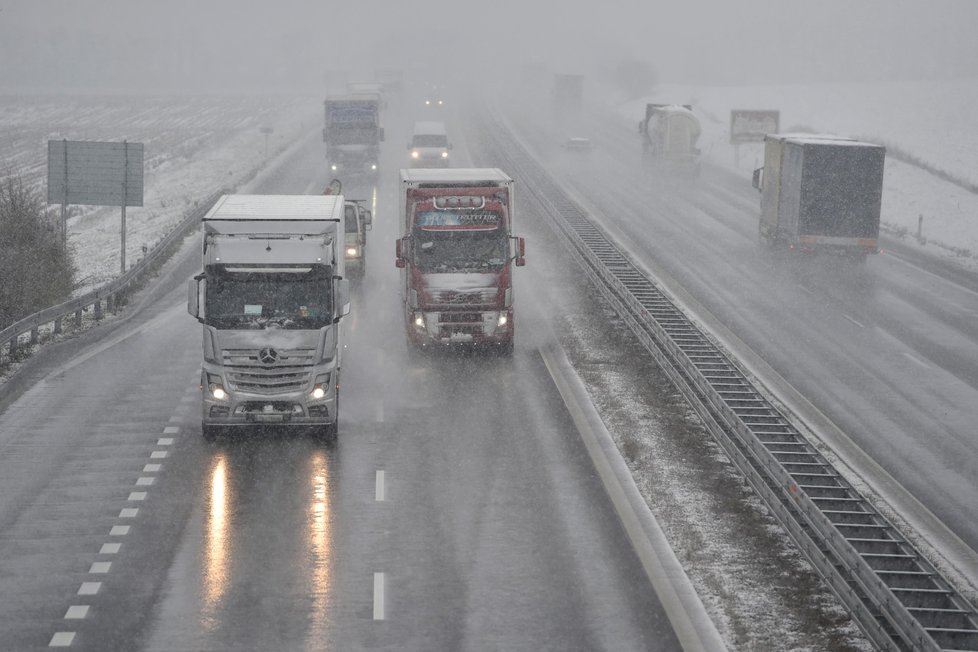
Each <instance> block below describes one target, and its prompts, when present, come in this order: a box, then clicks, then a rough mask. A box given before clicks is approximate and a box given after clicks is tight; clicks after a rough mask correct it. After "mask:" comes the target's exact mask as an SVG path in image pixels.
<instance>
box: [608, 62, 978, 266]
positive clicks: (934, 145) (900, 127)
mask: <svg viewBox="0 0 978 652" xmlns="http://www.w3.org/2000/svg"><path fill="white" fill-rule="evenodd" d="M646 102H661V103H671V104H692V105H693V110H694V111H695V112H696V113H697V115H698V116H699V118H700V120H701V122H702V126H703V136H702V137H701V139H700V147H701V149H702V150H703V153H704V156H705V158H706V159H707V160H709V161H710V162H711V163H714V164H717V165H722V166H728V167H731V168H735V169H738V170H739V171H742V172H743V173H744V175H745V178H746V182H747V183H748V184H749V183H750V173H751V171H752V170H753V169H754V168H756V167H760V166H761V165H763V149H762V146H761V145H760V144H745V145H741V146H740V148H741V149H740V153H739V163H738V162H737V156H736V152H735V148H734V146H733V145H731V144H730V111H731V110H732V109H740V110H743V109H752V110H778V111H780V118H781V129H780V130H781V131H782V132H791V131H810V132H819V133H834V134H839V135H843V136H850V137H855V138H860V139H864V140H869V141H872V142H878V143H881V144H884V145H886V146H888V147H889V148H890V150H891V152H890V155H888V156H887V160H886V172H885V179H884V190H883V210H882V218H881V219H882V222H883V227H884V229H885V230H886V231H887V232H889V233H891V234H894V235H900V236H904V237H906V238H912V239H913V240H914V241H916V235H917V229H918V223H919V220H920V218H921V216H922V217H923V220H922V229H921V236H922V238H921V241H922V242H924V241H926V244H921V246H922V247H925V248H926V249H927V250H928V251H929V252H931V253H934V254H935V255H941V256H947V257H950V258H953V259H955V260H956V261H957V262H960V263H961V264H963V265H966V266H969V267H971V268H973V269H978V195H976V194H975V193H974V192H972V191H969V190H966V189H965V188H963V187H961V185H956V184H954V183H951V182H948V181H946V180H943V179H941V178H940V177H938V176H936V175H935V174H933V171H940V172H943V173H946V174H947V175H948V176H949V177H950V178H953V179H955V180H959V181H960V182H962V184H963V185H964V186H968V185H970V186H971V187H975V186H978V114H976V113H975V111H974V107H975V106H976V104H978V79H965V80H944V81H912V82H910V81H908V82H888V83H845V84H842V83H839V84H815V85H805V86H735V87H734V86H732V87H695V86H680V85H663V86H660V87H659V88H657V89H656V91H655V92H654V93H653V94H652V95H651V96H649V97H647V98H642V99H641V100H633V101H628V102H618V103H614V108H615V110H616V112H617V113H618V114H619V115H621V116H622V119H623V120H627V121H628V123H629V124H632V125H634V124H637V123H638V121H639V119H640V118H641V117H642V116H644V115H645V103H646ZM898 152H899V153H902V154H903V155H904V156H908V157H910V158H912V159H915V160H916V161H919V163H920V164H921V165H922V166H924V167H921V166H918V165H911V164H908V163H905V162H901V161H899V160H897V158H896V156H897V154H898ZM928 169H930V170H931V171H928Z"/></svg>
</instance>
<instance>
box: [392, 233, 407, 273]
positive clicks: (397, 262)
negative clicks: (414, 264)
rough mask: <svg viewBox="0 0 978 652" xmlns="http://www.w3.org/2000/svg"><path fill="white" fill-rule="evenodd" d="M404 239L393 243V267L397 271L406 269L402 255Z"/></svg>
mask: <svg viewBox="0 0 978 652" xmlns="http://www.w3.org/2000/svg"><path fill="white" fill-rule="evenodd" d="M403 242H404V238H398V239H397V240H395V241H394V266H395V267H397V268H399V269H404V268H405V267H407V261H406V260H404V255H403V253H402V243H403Z"/></svg>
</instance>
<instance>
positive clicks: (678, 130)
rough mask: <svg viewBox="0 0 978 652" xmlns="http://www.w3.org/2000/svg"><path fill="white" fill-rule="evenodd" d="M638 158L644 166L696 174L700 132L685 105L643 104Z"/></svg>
mask: <svg viewBox="0 0 978 652" xmlns="http://www.w3.org/2000/svg"><path fill="white" fill-rule="evenodd" d="M638 131H639V133H640V134H641V135H642V158H643V160H644V161H645V162H646V163H647V164H661V165H665V166H668V167H669V168H672V169H675V170H680V171H685V172H691V173H693V174H698V173H699V170H700V149H699V147H698V146H697V142H698V141H699V137H700V134H701V133H702V128H701V127H700V121H699V119H698V118H697V117H696V114H695V113H693V107H692V105H689V104H682V105H679V104H646V105H645V119H644V120H642V121H640V122H639V123H638Z"/></svg>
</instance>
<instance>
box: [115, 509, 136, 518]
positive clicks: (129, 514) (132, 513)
mask: <svg viewBox="0 0 978 652" xmlns="http://www.w3.org/2000/svg"><path fill="white" fill-rule="evenodd" d="M137 514H139V508H138V507H125V508H123V510H122V511H121V512H119V518H136V515H137Z"/></svg>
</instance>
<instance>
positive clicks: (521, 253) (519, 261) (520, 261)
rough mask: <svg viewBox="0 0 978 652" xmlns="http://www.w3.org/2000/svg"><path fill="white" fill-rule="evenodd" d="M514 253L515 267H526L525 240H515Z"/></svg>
mask: <svg viewBox="0 0 978 652" xmlns="http://www.w3.org/2000/svg"><path fill="white" fill-rule="evenodd" d="M516 251H517V253H516V261H515V263H516V266H517V267H523V266H524V265H526V240H524V239H523V238H516Z"/></svg>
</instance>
